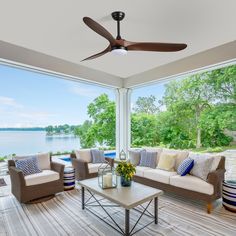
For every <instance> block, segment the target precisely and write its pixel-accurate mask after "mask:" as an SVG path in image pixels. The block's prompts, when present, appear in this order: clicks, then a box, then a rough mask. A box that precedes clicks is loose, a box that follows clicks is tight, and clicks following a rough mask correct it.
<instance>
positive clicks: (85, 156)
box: [75, 149, 92, 162]
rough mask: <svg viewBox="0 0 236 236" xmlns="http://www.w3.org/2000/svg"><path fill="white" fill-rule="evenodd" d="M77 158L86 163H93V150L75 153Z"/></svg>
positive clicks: (82, 150)
mask: <svg viewBox="0 0 236 236" xmlns="http://www.w3.org/2000/svg"><path fill="white" fill-rule="evenodd" d="M75 155H76V158H77V159H79V160H82V161H84V162H92V155H91V149H80V150H76V151H75Z"/></svg>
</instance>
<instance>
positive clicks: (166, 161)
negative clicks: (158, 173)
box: [157, 152, 177, 171]
mask: <svg viewBox="0 0 236 236" xmlns="http://www.w3.org/2000/svg"><path fill="white" fill-rule="evenodd" d="M176 156H177V154H171V153H164V152H163V153H162V154H161V156H160V160H159V163H158V166H157V168H158V169H162V170H167V171H171V170H173V169H174V166H175V158H176Z"/></svg>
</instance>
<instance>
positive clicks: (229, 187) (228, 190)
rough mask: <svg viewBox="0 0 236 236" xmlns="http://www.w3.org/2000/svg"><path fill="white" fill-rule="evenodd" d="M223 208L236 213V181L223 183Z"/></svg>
mask: <svg viewBox="0 0 236 236" xmlns="http://www.w3.org/2000/svg"><path fill="white" fill-rule="evenodd" d="M222 197H223V206H224V208H225V209H227V210H229V211H232V212H236V181H235V180H227V181H224V182H223V191H222Z"/></svg>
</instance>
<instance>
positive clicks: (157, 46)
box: [124, 41, 187, 52]
mask: <svg viewBox="0 0 236 236" xmlns="http://www.w3.org/2000/svg"><path fill="white" fill-rule="evenodd" d="M124 45H125V47H126V48H127V50H133V51H157V52H176V51H180V50H183V49H185V48H186V47H187V44H183V43H135V42H129V41H124Z"/></svg>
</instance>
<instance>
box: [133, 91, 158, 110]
mask: <svg viewBox="0 0 236 236" xmlns="http://www.w3.org/2000/svg"><path fill="white" fill-rule="evenodd" d="M155 102H156V97H155V96H153V95H151V96H149V97H139V98H138V99H137V101H136V103H135V106H134V108H133V110H134V112H136V113H145V114H156V113H157V112H158V111H159V108H158V106H157V105H156V104H155Z"/></svg>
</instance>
